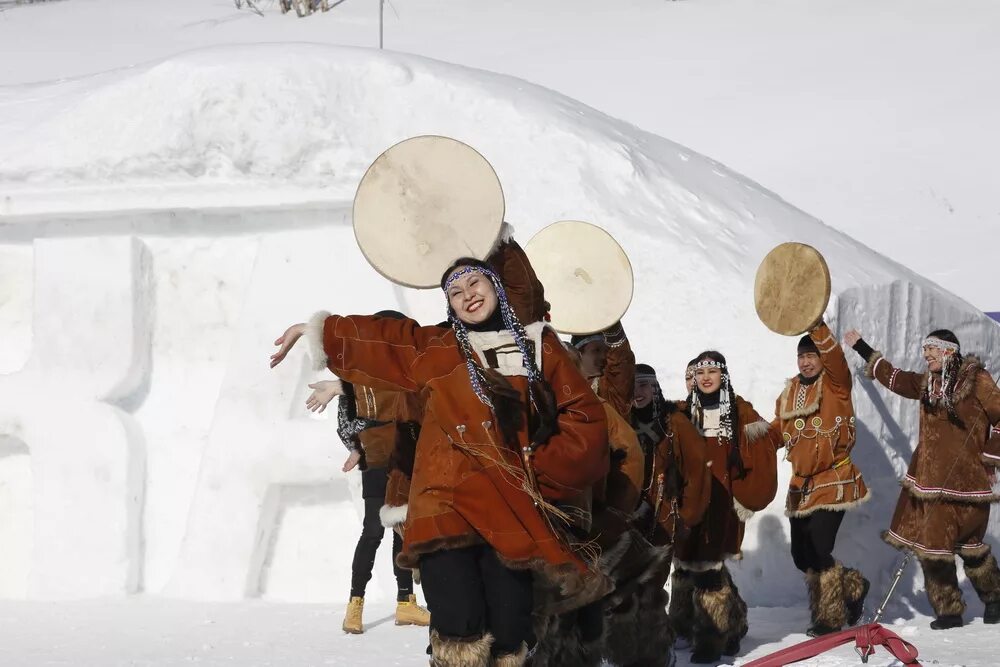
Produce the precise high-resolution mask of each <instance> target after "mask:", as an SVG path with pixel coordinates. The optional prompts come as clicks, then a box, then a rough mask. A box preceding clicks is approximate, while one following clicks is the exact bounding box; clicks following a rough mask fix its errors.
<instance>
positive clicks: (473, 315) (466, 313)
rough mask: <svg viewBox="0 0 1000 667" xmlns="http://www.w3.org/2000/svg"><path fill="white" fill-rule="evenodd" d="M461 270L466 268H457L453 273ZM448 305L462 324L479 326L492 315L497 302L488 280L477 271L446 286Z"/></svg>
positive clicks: (491, 284)
mask: <svg viewBox="0 0 1000 667" xmlns="http://www.w3.org/2000/svg"><path fill="white" fill-rule="evenodd" d="M463 268H466V267H462V266H460V267H457V268H456V269H455V273H458V272H459V271H461V270H462V269H463ZM452 275H455V274H454V273H453V274H452ZM448 303H449V304H451V308H452V310H454V311H455V315H457V316H458V319H460V320H461V321H462V322H465V323H466V324H481V323H483V322H485V321H486V320H488V319H489V318H490V316H491V315H493V311H495V310H496V309H497V304H498V303H499V300H498V299H497V293H496V290H495V289H493V283H491V282H490V279H489V278H487V277H486V276H484V275H483V274H481V273H479V272H478V271H470V272H469V273H466V274H464V275H462V276H459V277H458V278H457V279H455V281H454V282H452V283H451V285H449V286H448Z"/></svg>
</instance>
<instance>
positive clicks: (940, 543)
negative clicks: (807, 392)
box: [844, 329, 1000, 630]
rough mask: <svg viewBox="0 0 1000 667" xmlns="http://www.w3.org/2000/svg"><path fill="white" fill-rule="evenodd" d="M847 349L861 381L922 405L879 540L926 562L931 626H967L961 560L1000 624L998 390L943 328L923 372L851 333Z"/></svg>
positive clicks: (930, 341) (989, 618)
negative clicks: (994, 544)
mask: <svg viewBox="0 0 1000 667" xmlns="http://www.w3.org/2000/svg"><path fill="white" fill-rule="evenodd" d="M844 342H845V343H847V344H848V345H850V346H851V347H853V348H854V350H855V351H857V353H858V354H860V355H861V356H862V357H863V358H864V359H865V361H866V362H867V363H866V366H865V375H866V376H867V377H869V378H873V379H875V380H877V381H878V382H879V383H880V384H881V385H883V386H884V387H886V388H887V389H889V391H891V392H893V393H895V394H898V395H900V396H902V397H904V398H911V399H914V400H918V401H920V436H919V441H918V443H917V447H916V449H914V451H913V457H912V458H911V459H910V465H909V468H908V469H907V471H906V475H905V476H904V477H903V479H902V481H901V482H900V484H901V486H902V487H903V488H902V490H901V491H900V493H899V501H898V503H897V504H896V511H895V513H894V514H893V517H892V523H891V524H890V526H889V530H887V531H885V532H884V533H883V534H882V539H884V540H885V541H886V542H888V543H889V544H890V545H892V546H894V547H896V548H897V549H906V550H908V551H911V552H912V553H913V554H914V555H916V557H917V558H918V559H919V560H920V566H921V568H922V569H923V572H924V586H925V588H926V590H927V598H928V599H929V600H930V603H931V607H933V609H934V614H935V615H936V616H937V618H936V619H935V620H934V621H933V622H932V623H931V628H933V629H935V630H944V629H948V628H954V627H958V626H961V625H962V614H963V613H964V612H965V602H964V601H963V600H962V593H961V591H960V590H959V588H958V575H957V572H956V566H955V555H956V554H957V555H958V556H960V557H961V558H962V561H963V563H964V565H965V574H966V576H967V577H968V578H969V581H970V582H972V587H973V588H974V589H975V591H976V593H977V594H978V595H979V599H980V600H982V602H983V603H984V604H985V606H986V609H985V612H984V614H983V622H984V623H1000V569H998V568H997V562H996V559H995V558H994V557H993V555H992V554H991V553H990V546H989V545H988V544H986V543H985V542H984V541H983V538H984V537H985V536H986V528H987V525H988V523H989V518H990V504H991V503H994V502H997V500H1000V497H998V495H997V493H996V492H995V491H994V489H993V482H994V480H995V478H996V467H997V466H998V465H1000V441H998V440H1000V439H998V438H996V437H992V438H991V437H990V432H991V427H994V426H996V425H997V424H1000V389H998V388H997V385H996V382H994V380H993V378H992V377H991V376H990V374H989V373H988V372H987V371H986V370H985V369H984V368H983V364H982V362H981V361H980V360H979V359H978V358H977V357H974V356H972V355H967V356H963V355H962V352H961V346H960V345H959V341H958V338H957V337H956V336H955V334H954V333H952V332H951V331H948V330H947V329H939V330H937V331H933V332H931V333H930V334H929V335H928V336H927V338H926V339H924V342H923V346H922V347H923V356H924V360H925V361H926V362H927V371H926V372H924V373H913V372H909V371H904V370H900V369H898V368H896V367H895V366H893V365H892V364H891V363H889V361H888V360H887V359H885V357H883V356H882V354H881V353H880V352H877V351H875V350H874V349H872V347H871V346H870V345H869V344H868V343H867V342H865V340H864V339H863V338H862V337H861V334H860V333H858V332H857V331H848V332H847V334H845V336H844Z"/></svg>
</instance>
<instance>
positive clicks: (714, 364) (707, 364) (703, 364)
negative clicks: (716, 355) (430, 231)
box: [688, 359, 727, 371]
mask: <svg viewBox="0 0 1000 667" xmlns="http://www.w3.org/2000/svg"><path fill="white" fill-rule="evenodd" d="M700 368H718V369H719V370H720V371H724V370H727V369H726V365H725V364H723V363H720V362H718V361H716V360H715V359H702V360H701V361H699V362H698V363H696V364H694V365H693V366H688V370H690V371H697V370H698V369H700Z"/></svg>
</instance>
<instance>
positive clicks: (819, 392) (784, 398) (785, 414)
mask: <svg viewBox="0 0 1000 667" xmlns="http://www.w3.org/2000/svg"><path fill="white" fill-rule="evenodd" d="M825 375H826V370H823V371H821V372H820V375H819V379H817V380H816V382H815V384H816V400H815V401H813V402H812V403H810V404H809V405H804V406H802V407H801V408H799V409H798V410H796V409H794V408H793V409H791V410H787V409H786V408H787V406H788V399H789V398H790V397H791V392H792V387H795V388H796V389H795V390H796V392H797V391H798V387H799V386H800V385H799V383H798V382H796V380H797V379H798V376H796V377H793V378H791V379H789V380H787V381H786V382H785V390H784V391H783V392H782V393H781V414H780V415H779V417H781V419H782V420H786V419H795V418H796V417H808V416H809V415H811V414H812V413H814V412H816V411H818V410H819V404H820V401H822V400H823V377H824V376H825Z"/></svg>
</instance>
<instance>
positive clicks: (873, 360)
mask: <svg viewBox="0 0 1000 667" xmlns="http://www.w3.org/2000/svg"><path fill="white" fill-rule="evenodd" d="M844 343H846V344H847V345H850V346H851V347H852V348H854V351H855V352H857V353H858V354H859V355H861V358H862V359H864V360H865V362H866V363H865V376H866V377H868V378H869V379H874V380H878V382H879V383H881V384H882V385H883V386H885V388H886V389H888V390H889V391H891V392H893V393H895V394H899V395H900V396H902V397H903V398H914V399H916V398H920V395H921V394H922V393H923V382H924V375H923V373H913V372H911V371H903V370H900V369H898V368H896V367H895V366H893V365H892V364H891V363H889V362H888V361H887V360H886V358H885V357H883V356H882V353H881V352H878V351H876V350H874V349H873V348H872V346H871V345H869V344H868V343H867V342H865V339H864V338H862V337H861V334H860V333H858V332H857V331H855V330H851V331H848V332H847V333H846V334H844Z"/></svg>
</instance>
